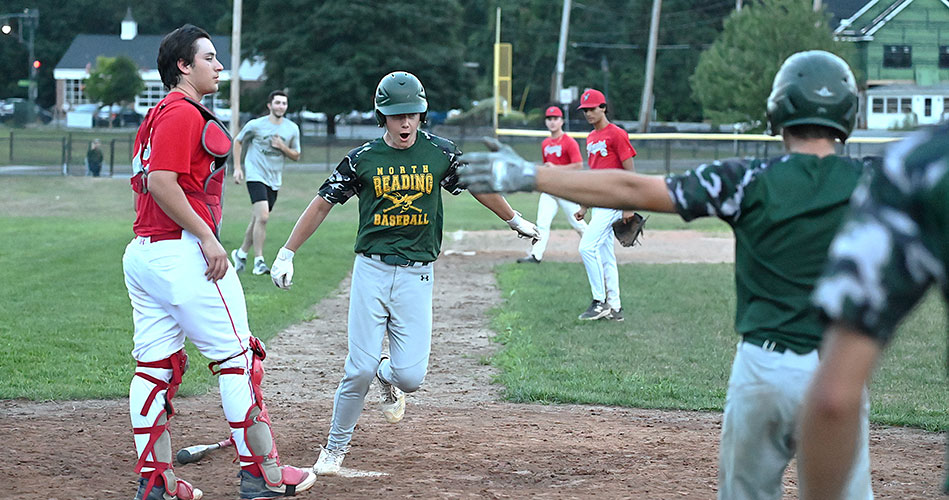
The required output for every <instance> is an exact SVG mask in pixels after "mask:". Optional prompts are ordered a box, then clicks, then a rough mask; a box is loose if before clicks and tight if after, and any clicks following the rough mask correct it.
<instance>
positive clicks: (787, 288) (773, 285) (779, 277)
mask: <svg viewBox="0 0 949 500" xmlns="http://www.w3.org/2000/svg"><path fill="white" fill-rule="evenodd" d="M875 161H878V160H877V159H875V158H867V159H864V160H857V159H852V158H845V157H840V156H827V157H824V158H818V157H817V156H813V155H804V154H789V155H786V156H782V157H779V158H773V159H770V160H762V159H743V160H738V159H734V160H724V161H716V162H714V163H711V164H708V165H702V166H700V167H698V168H696V169H695V170H692V171H689V172H686V173H684V174H682V175H674V176H669V177H667V178H666V186H667V188H668V190H669V194H670V196H671V197H672V199H673V202H674V203H675V207H676V211H677V212H678V213H679V215H681V216H682V218H683V219H685V220H686V221H689V220H692V219H694V218H696V217H702V216H714V217H719V218H720V219H722V220H723V221H725V222H726V223H728V224H729V225H730V226H731V227H732V230H733V231H734V233H735V290H736V295H737V300H736V305H737V310H736V312H735V328H736V330H737V331H738V333H739V334H741V335H743V336H744V337H745V338H746V339H756V340H769V341H772V342H775V343H777V344H779V345H781V346H784V347H786V348H788V349H791V350H793V351H794V352H797V353H799V354H803V353H807V352H810V351H812V350H814V349H816V348H817V347H818V345H819V344H820V340H821V336H822V333H823V326H822V324H821V322H820V321H819V318H818V314H817V312H816V310H815V309H814V308H813V307H812V306H811V303H810V295H811V292H812V291H813V289H814V284H815V282H816V281H817V279H818V277H819V276H820V273H821V271H822V270H823V266H824V264H825V262H826V260H827V250H828V247H829V246H830V242H831V239H832V238H833V237H834V234H835V233H836V232H837V228H838V227H839V226H840V223H841V221H842V220H843V217H844V215H845V213H846V209H847V204H848V201H849V200H850V195H851V193H852V192H853V190H854V187H855V186H856V185H857V181H858V180H859V178H860V176H861V175H862V173H863V171H864V168H865V165H867V164H870V163H873V162H875Z"/></svg>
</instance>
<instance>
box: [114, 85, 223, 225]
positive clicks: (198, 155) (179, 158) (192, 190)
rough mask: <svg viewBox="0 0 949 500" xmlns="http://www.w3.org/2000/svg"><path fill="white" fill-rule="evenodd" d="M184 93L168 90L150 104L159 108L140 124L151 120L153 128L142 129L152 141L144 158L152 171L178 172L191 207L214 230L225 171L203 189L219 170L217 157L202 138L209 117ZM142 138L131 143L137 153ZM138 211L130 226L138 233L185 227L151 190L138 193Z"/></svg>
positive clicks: (143, 124) (142, 158)
mask: <svg viewBox="0 0 949 500" xmlns="http://www.w3.org/2000/svg"><path fill="white" fill-rule="evenodd" d="M184 97H185V95H184V94H182V93H181V92H170V93H169V94H168V95H167V96H166V97H165V98H164V99H162V100H161V101H160V102H159V103H158V105H157V106H155V108H154V109H152V111H151V112H152V113H159V114H157V115H156V116H155V119H154V120H148V119H146V120H145V121H144V122H142V127H147V126H148V125H149V123H151V133H150V134H149V133H148V131H140V133H139V137H144V140H146V141H148V144H146V145H145V151H144V152H142V155H141V160H142V163H143V165H145V167H146V168H147V169H148V171H149V172H154V171H155V170H170V171H172V172H178V185H179V186H181V189H182V191H184V192H185V196H186V197H187V198H188V202H189V203H190V204H191V208H193V209H194V211H195V212H196V213H197V214H198V216H199V217H201V219H202V220H204V222H206V223H207V225H208V227H210V228H211V230H212V231H214V230H216V227H215V221H220V220H221V191H222V189H223V180H222V179H223V176H221V175H217V176H215V177H214V178H212V179H211V180H210V182H208V185H207V189H205V182H206V181H207V180H208V176H209V175H210V174H211V172H212V171H214V169H215V163H214V156H212V155H211V154H210V153H208V152H207V151H206V150H205V148H204V146H202V143H201V134H202V132H203V130H204V125H205V123H206V120H205V119H204V117H203V116H202V115H201V112H200V111H198V109H197V108H196V107H195V106H194V105H192V104H191V103H189V102H186V101H185V100H184ZM141 132H144V133H141ZM138 140H139V138H138V137H137V138H136V144H135V146H134V148H133V151H136V152H137V151H140V150H141V149H140V147H141V145H140V144H138V142H137V141H138ZM135 212H136V218H135V223H134V224H133V225H132V229H133V230H134V231H135V234H136V235H138V236H154V235H157V234H163V233H170V232H174V231H179V230H181V226H179V225H178V224H177V223H176V222H175V221H173V220H172V219H171V217H168V215H167V214H165V212H164V211H163V210H162V209H161V207H159V206H158V203H156V202H155V199H154V198H152V195H151V193H145V194H141V195H139V196H137V197H136V202H135Z"/></svg>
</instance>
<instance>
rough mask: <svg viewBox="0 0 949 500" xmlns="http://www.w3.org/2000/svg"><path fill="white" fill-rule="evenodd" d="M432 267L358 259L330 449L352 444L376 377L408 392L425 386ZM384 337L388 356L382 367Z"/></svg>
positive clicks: (429, 346)
mask: <svg viewBox="0 0 949 500" xmlns="http://www.w3.org/2000/svg"><path fill="white" fill-rule="evenodd" d="M433 267H434V266H433V265H432V263H431V262H429V263H427V264H415V265H414V266H394V265H390V264H386V263H384V262H380V261H378V260H375V259H371V258H369V257H366V256H363V255H357V256H356V261H355V262H354V263H353V276H352V285H351V291H350V294H349V354H348V355H347V356H346V365H345V368H344V370H345V373H344V374H343V379H342V380H341V381H340V382H339V387H338V388H337V389H336V396H335V397H334V398H333V420H332V424H331V425H330V432H329V437H328V439H327V445H326V446H327V448H329V449H331V450H337V449H341V448H344V447H345V446H347V445H349V441H350V440H351V439H352V436H353V429H355V427H356V421H357V420H358V419H359V414H360V413H362V408H363V402H364V401H365V398H366V393H367V392H368V391H369V386H370V385H371V384H372V380H373V378H375V377H376V374H377V373H378V375H379V376H380V377H381V378H382V379H383V380H385V381H386V382H388V383H390V384H392V385H394V386H396V387H398V388H399V389H401V390H402V391H404V392H414V391H417V390H418V388H419V387H420V386H421V385H422V381H423V380H424V379H425V373H426V372H427V371H428V358H429V355H430V354H431V351H432V288H433V285H434V283H435V275H434V273H433ZM386 334H388V335H389V356H390V358H389V359H388V360H386V361H385V362H383V363H380V359H381V357H382V342H383V339H384V338H385V336H386Z"/></svg>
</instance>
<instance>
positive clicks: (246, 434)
mask: <svg viewBox="0 0 949 500" xmlns="http://www.w3.org/2000/svg"><path fill="white" fill-rule="evenodd" d="M249 344H250V347H249V348H248V349H247V350H245V351H244V352H242V353H240V354H238V355H236V356H233V357H231V358H228V359H226V360H223V361H217V362H213V363H211V364H210V365H209V368H210V369H211V372H212V373H215V374H218V375H220V378H219V381H218V384H219V386H220V389H221V402H222V405H223V406H224V414H225V416H226V417H227V421H228V424H229V425H230V426H231V438H232V439H233V440H234V443H235V445H236V446H235V448H236V450H237V455H238V459H239V460H240V463H241V467H247V466H251V465H254V464H256V466H257V468H258V471H259V473H260V475H261V476H262V477H263V478H264V482H266V483H267V487H268V488H270V489H273V490H274V491H281V492H283V491H284V490H286V491H287V492H288V494H292V491H293V489H294V488H293V487H294V486H295V485H297V484H300V482H301V481H303V480H304V479H305V478H306V473H305V472H303V471H300V470H299V469H296V468H293V467H283V466H281V465H280V457H279V455H278V454H277V446H276V444H275V443H274V438H273V431H272V430H271V425H270V416H269V414H268V413H267V405H265V404H264V398H263V393H262V392H261V389H260V383H261V381H262V380H263V378H264V366H263V360H264V358H266V357H267V353H266V352H265V351H264V345H263V343H262V342H260V341H259V340H258V339H256V338H254V337H250V340H249ZM216 368H218V369H216ZM301 474H303V477H297V476H299V475H301Z"/></svg>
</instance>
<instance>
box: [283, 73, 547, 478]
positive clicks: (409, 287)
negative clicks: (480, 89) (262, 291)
mask: <svg viewBox="0 0 949 500" xmlns="http://www.w3.org/2000/svg"><path fill="white" fill-rule="evenodd" d="M375 104H376V118H377V120H378V123H379V126H382V127H384V128H385V133H384V134H383V136H382V137H381V138H379V139H376V140H374V141H371V142H368V143H366V144H364V145H362V146H360V147H358V148H356V149H353V150H352V151H350V152H349V154H347V155H346V157H345V158H343V160H342V161H341V162H340V163H339V165H338V166H337V167H336V171H335V172H333V174H332V175H330V177H329V179H327V180H326V182H324V183H323V186H322V187H321V188H320V191H319V194H318V195H317V196H316V197H315V198H313V201H312V202H310V206H309V207H307V209H306V210H305V211H304V212H303V214H302V215H301V216H300V219H299V220H298V221H297V224H296V226H295V227H294V228H293V232H292V233H291V234H290V238H289V239H287V243H286V245H284V247H283V248H281V249H280V251H279V252H278V253H277V259H276V260H275V261H274V264H273V266H272V267H271V271H270V273H271V277H272V278H273V281H274V283H275V284H276V285H277V286H279V287H281V288H289V287H290V284H291V280H292V278H293V254H294V252H296V251H297V249H298V248H300V245H302V244H303V243H304V242H305V241H306V240H307V239H308V238H309V237H310V235H312V234H313V232H314V231H316V229H317V228H318V227H319V226H320V224H321V223H322V222H323V220H324V219H325V218H326V215H327V214H328V213H329V211H330V210H331V209H332V208H333V206H334V205H336V204H342V203H345V202H346V201H347V200H349V199H350V198H352V197H353V196H358V197H359V230H358V233H357V235H356V248H355V250H356V260H355V263H354V265H353V274H352V285H351V292H350V297H349V354H348V356H347V357H346V365H345V374H344V375H343V379H342V380H341V381H340V383H339V387H338V388H337V390H336V397H335V399H334V400H333V419H332V424H331V426H330V432H329V438H328V439H327V444H326V446H325V447H323V449H322V451H321V452H320V456H319V459H318V460H317V462H316V464H315V465H314V466H313V469H314V471H316V473H317V474H322V475H333V474H339V473H340V465H341V464H342V461H343V457H344V456H345V454H346V452H347V451H348V450H349V442H350V439H352V434H353V429H354V428H355V426H356V420H357V419H358V418H359V414H360V413H361V412H362V408H363V401H364V399H365V397H366V392H367V391H368V390H369V385H370V384H371V383H372V381H373V379H378V381H379V385H380V388H381V389H382V413H383V416H384V417H385V418H386V420H387V421H388V422H389V423H397V422H399V421H400V420H402V417H403V415H404V412H405V395H404V392H414V391H416V390H418V388H419V386H421V384H422V380H423V379H424V378H425V373H426V371H427V369H428V358H429V354H430V352H431V341H432V287H433V285H434V281H435V279H434V275H433V265H432V264H433V262H434V261H435V259H436V258H438V253H439V251H440V249H441V243H442V194H441V189H445V190H446V191H448V192H449V193H451V194H459V193H461V192H462V191H464V188H462V187H461V186H460V185H459V184H458V177H457V172H456V169H457V167H458V162H459V157H460V155H461V152H460V151H459V150H458V149H457V148H456V147H455V145H454V144H453V143H452V142H451V141H449V140H447V139H443V138H441V137H438V136H435V135H432V134H429V133H427V132H424V131H421V130H418V127H419V124H420V123H421V122H424V120H425V112H426V111H427V110H428V101H427V99H426V97H425V89H424V88H423V87H422V84H421V83H420V82H419V80H418V79H417V78H416V77H415V76H414V75H412V74H410V73H406V72H403V71H398V72H394V73H390V74H388V75H386V76H385V77H383V79H382V81H380V82H379V85H378V86H377V87H376V99H375ZM474 196H475V198H477V200H478V201H479V202H481V204H483V205H484V206H485V207H487V208H489V209H490V210H491V211H492V212H494V213H495V214H497V216H498V217H500V218H501V219H502V220H504V221H505V222H507V223H508V225H509V226H510V227H511V229H513V230H514V231H516V232H517V234H518V235H519V236H521V237H527V238H531V239H536V238H538V237H539V235H538V232H537V228H536V227H534V224H533V223H531V222H528V221H526V220H524V219H523V218H522V217H521V216H520V214H519V213H517V212H515V211H514V210H513V209H512V208H511V206H510V205H508V203H507V201H506V200H505V199H504V198H503V197H501V195H497V194H476V195H474ZM386 335H388V338H389V348H390V353H388V355H386V354H383V352H382V347H383V340H384V338H385V337H386Z"/></svg>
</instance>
